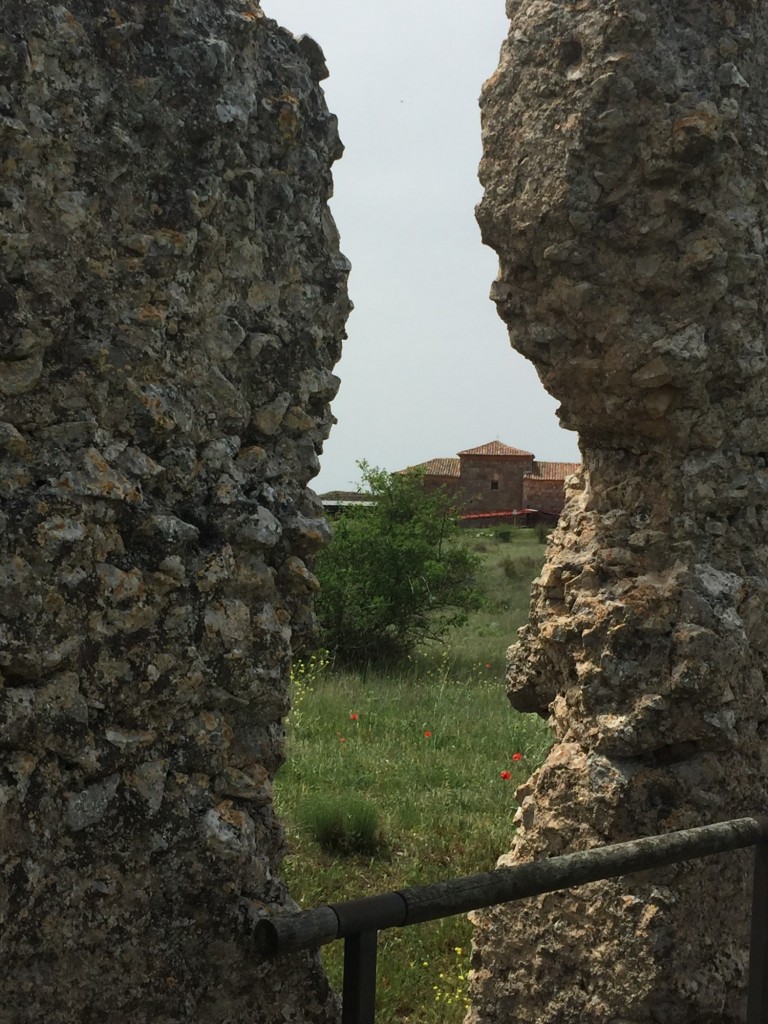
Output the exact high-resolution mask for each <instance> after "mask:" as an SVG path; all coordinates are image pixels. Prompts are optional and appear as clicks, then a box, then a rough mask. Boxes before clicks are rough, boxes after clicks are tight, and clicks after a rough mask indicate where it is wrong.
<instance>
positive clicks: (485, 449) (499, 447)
mask: <svg viewBox="0 0 768 1024" xmlns="http://www.w3.org/2000/svg"><path fill="white" fill-rule="evenodd" d="M461 455H517V456H524V457H525V458H528V459H532V458H533V453H532V452H524V451H523V450H522V449H521V448H513V447H512V446H511V445H508V444H503V443H502V442H501V441H489V442H488V444H481V445H480V446H479V448H467V449H466V450H465V451H463V452H459V456H461Z"/></svg>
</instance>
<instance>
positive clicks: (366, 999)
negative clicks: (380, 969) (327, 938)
mask: <svg viewBox="0 0 768 1024" xmlns="http://www.w3.org/2000/svg"><path fill="white" fill-rule="evenodd" d="M378 937H379V935H378V932H376V931H368V932H357V934H355V935H348V936H347V938H346V939H345V940H344V986H343V990H342V1008H341V1024H374V1016H375V1013H376V943H377V941H378Z"/></svg>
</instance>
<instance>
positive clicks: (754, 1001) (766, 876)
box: [747, 842, 768, 1024]
mask: <svg viewBox="0 0 768 1024" xmlns="http://www.w3.org/2000/svg"><path fill="white" fill-rule="evenodd" d="M766 1021H768V843H765V842H763V843H758V844H757V845H756V846H755V874H754V883H753V888H752V933H751V938H750V943H749V988H748V989H747V1024H765V1022H766Z"/></svg>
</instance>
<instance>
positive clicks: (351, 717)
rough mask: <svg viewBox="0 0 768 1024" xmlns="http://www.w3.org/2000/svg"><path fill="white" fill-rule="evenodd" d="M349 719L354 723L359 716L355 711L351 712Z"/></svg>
mask: <svg viewBox="0 0 768 1024" xmlns="http://www.w3.org/2000/svg"><path fill="white" fill-rule="evenodd" d="M349 717H350V719H351V720H352V721H353V722H356V721H357V720H358V718H359V717H360V715H358V713H357V712H356V711H353V712H352V714H351V715H350V716H349Z"/></svg>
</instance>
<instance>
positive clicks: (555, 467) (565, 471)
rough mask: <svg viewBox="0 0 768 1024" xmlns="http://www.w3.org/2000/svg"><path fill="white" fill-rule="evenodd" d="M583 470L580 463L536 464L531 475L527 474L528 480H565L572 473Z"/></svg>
mask: <svg viewBox="0 0 768 1024" xmlns="http://www.w3.org/2000/svg"><path fill="white" fill-rule="evenodd" d="M580 468H581V463H580V462H534V464H533V469H532V471H531V472H530V473H526V474H525V478H526V479H528V480H531V479H533V480H565V478H566V477H567V476H570V475H571V473H576V472H578V470H579V469H580Z"/></svg>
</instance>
